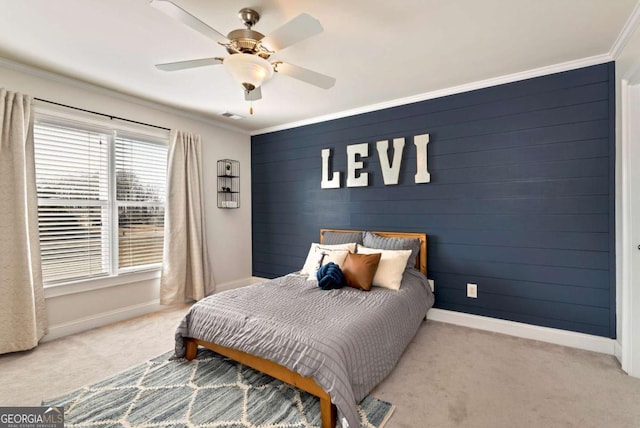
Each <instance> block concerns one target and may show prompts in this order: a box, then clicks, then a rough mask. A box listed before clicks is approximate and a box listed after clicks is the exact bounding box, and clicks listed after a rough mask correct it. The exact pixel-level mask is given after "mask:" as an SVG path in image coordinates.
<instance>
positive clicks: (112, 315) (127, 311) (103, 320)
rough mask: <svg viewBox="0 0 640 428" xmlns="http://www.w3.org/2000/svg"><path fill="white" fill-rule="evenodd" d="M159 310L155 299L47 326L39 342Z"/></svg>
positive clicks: (158, 301)
mask: <svg viewBox="0 0 640 428" xmlns="http://www.w3.org/2000/svg"><path fill="white" fill-rule="evenodd" d="M160 309H163V306H161V305H160V299H155V300H152V301H150V302H146V303H140V304H137V305H132V306H125V307H124V308H120V309H115V310H113V311H108V312H102V313H99V314H95V315H91V316H88V317H84V318H79V319H77V320H73V321H69V322H65V323H61V324H56V325H52V326H49V333H47V335H46V336H44V337H43V338H42V340H41V341H40V342H48V341H50V340H54V339H58V338H60V337H63V336H68V335H70V334H75V333H80V332H81V331H85V330H90V329H92V328H97V327H102V326H104V325H107V324H111V323H114V322H118V321H124V320H126V319H129V318H134V317H139V316H140V315H144V314H148V313H150V312H155V311H159V310H160Z"/></svg>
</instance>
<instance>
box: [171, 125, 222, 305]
mask: <svg viewBox="0 0 640 428" xmlns="http://www.w3.org/2000/svg"><path fill="white" fill-rule="evenodd" d="M201 151H202V149H201V144H200V136H199V135H195V134H190V133H187V132H182V131H174V132H172V133H171V142H170V143H169V154H168V170H167V208H166V212H165V220H164V254H163V258H162V276H161V279H160V303H161V304H163V305H171V304H176V303H183V302H185V301H191V300H200V299H202V298H203V297H205V296H208V295H209V294H211V293H213V291H214V290H215V286H214V283H213V278H212V276H211V268H210V266H209V256H208V254H207V239H206V230H205V219H204V198H203V188H202V161H201V158H202V155H201Z"/></svg>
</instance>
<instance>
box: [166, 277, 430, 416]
mask: <svg viewBox="0 0 640 428" xmlns="http://www.w3.org/2000/svg"><path fill="white" fill-rule="evenodd" d="M433 301H434V298H433V294H432V293H431V290H430V289H429V286H428V284H427V281H426V278H425V277H424V275H422V274H421V273H420V272H419V271H417V270H414V269H409V270H407V271H405V273H404V278H403V282H402V286H401V288H400V290H399V291H392V290H388V289H384V288H379V287H373V288H372V289H371V291H370V292H363V291H361V290H357V289H354V288H350V287H345V288H342V289H337V290H329V291H324V290H321V289H319V288H318V287H317V283H316V281H308V280H307V278H306V275H304V276H302V275H298V274H289V275H286V276H283V277H280V278H276V279H274V280H272V281H268V282H264V283H260V284H255V285H251V286H248V287H242V288H238V289H234V290H229V291H225V292H221V293H218V294H215V295H213V296H209V297H207V298H205V299H203V300H201V301H199V302H197V303H196V304H194V305H193V306H192V307H191V309H190V310H189V312H188V313H187V314H186V316H185V317H184V319H183V320H182V322H181V323H180V326H179V327H178V329H177V331H176V356H178V357H183V356H184V355H185V345H184V339H183V338H185V337H192V338H196V339H201V340H205V341H207V342H213V343H216V344H219V345H222V346H226V347H229V348H235V349H239V350H242V351H244V352H247V353H250V354H253V355H258V356H260V357H263V358H266V359H269V360H272V361H275V362H276V363H278V364H281V365H283V366H285V367H287V368H288V369H290V370H293V371H296V372H298V373H300V374H301V375H303V376H311V377H313V378H314V379H315V381H316V382H317V383H318V384H319V385H320V386H321V387H322V388H323V389H324V390H325V391H327V392H328V393H329V395H330V396H331V399H332V402H333V403H334V404H335V405H336V407H337V409H338V413H339V415H340V420H341V421H342V425H343V426H344V427H346V426H349V427H351V428H354V427H359V426H360V422H359V417H358V413H357V410H356V405H357V403H358V402H360V401H361V400H362V399H363V398H364V397H365V396H366V395H367V394H368V393H369V392H370V391H371V390H372V389H373V388H374V387H375V386H376V385H377V384H378V383H379V382H380V381H381V380H382V379H383V378H384V377H385V376H386V375H387V374H389V372H390V371H391V369H392V368H393V367H394V366H395V365H396V363H397V361H398V359H399V358H400V356H401V355H402V352H403V351H404V349H405V347H406V346H407V345H408V344H409V342H410V341H411V339H412V338H413V336H414V335H415V333H416V331H417V330H418V327H419V326H420V324H421V322H422V320H423V318H424V317H425V315H426V313H427V310H428V309H429V308H430V307H431V306H432V305H433ZM345 421H346V422H347V423H348V425H347V424H345Z"/></svg>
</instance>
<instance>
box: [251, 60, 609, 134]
mask: <svg viewBox="0 0 640 428" xmlns="http://www.w3.org/2000/svg"><path fill="white" fill-rule="evenodd" d="M612 60H613V58H612V57H611V55H609V54H603V55H595V56H591V57H587V58H582V59H578V60H574V61H567V62H563V63H560V64H555V65H549V66H546V67H540V68H535V69H532V70H527V71H522V72H519V73H513V74H507V75H504V76H500V77H493V78H491V79H485V80H480V81H477V82H472V83H465V84H463V85H458V86H452V87H450V88H445V89H439V90H437V91H432V92H426V93H423V94H418V95H412V96H410V97H405V98H398V99H395V100H391V101H385V102H382V103H377V104H371V105H368V106H364V107H358V108H355V109H351V110H344V111H341V112H337V113H331V114H327V115H324V116H317V117H314V118H311V119H304V120H300V121H296V122H291V123H287V124H284V125H277V126H272V127H269V128H263V129H258V130H255V131H252V132H251V135H252V136H253V135H259V134H266V133H268V132H275V131H283V130H285V129H291V128H297V127H300V126H305V125H312V124H314V123H320V122H326V121H329V120H334V119H341V118H344V117H349V116H355V115H358V114H362V113H370V112H372V111H377V110H383V109H386V108H390V107H398V106H401V105H405V104H411V103H415V102H419V101H426V100H431V99H434V98H440V97H446V96H448V95H455V94H460V93H463V92H469V91H474V90H476V89H484V88H489V87H491V86H497V85H502V84H505V83H512V82H517V81H520V80H526V79H531V78H533V77H540V76H545V75H547V74H553V73H560V72H563V71H569V70H575V69H578V68H582V67H588V66H591V65H598V64H604V63H606V62H610V61H612Z"/></svg>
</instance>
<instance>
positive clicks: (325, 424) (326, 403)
mask: <svg viewBox="0 0 640 428" xmlns="http://www.w3.org/2000/svg"><path fill="white" fill-rule="evenodd" d="M320 417H321V418H322V428H336V406H335V405H334V404H332V403H331V399H325V398H321V399H320Z"/></svg>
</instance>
